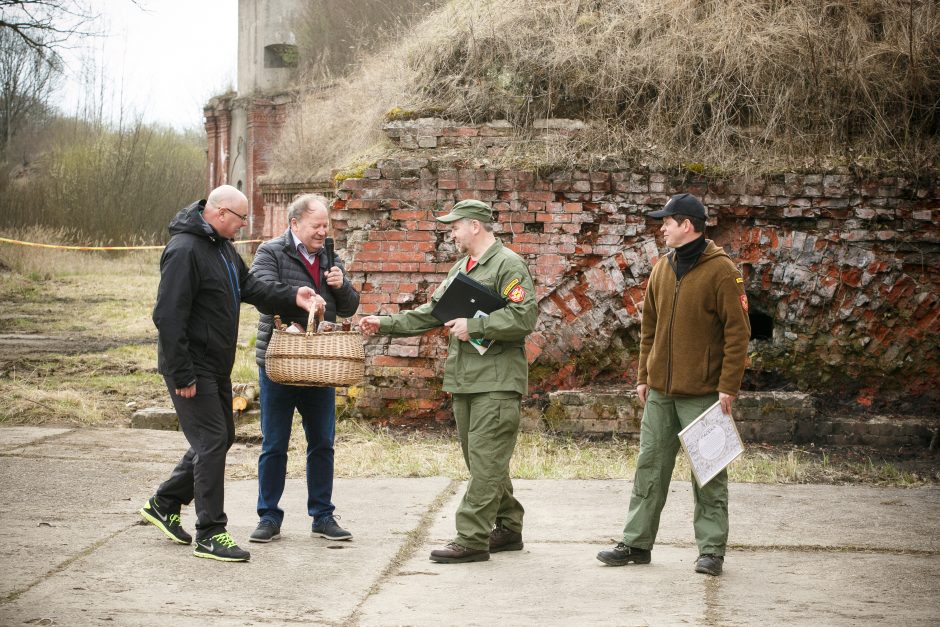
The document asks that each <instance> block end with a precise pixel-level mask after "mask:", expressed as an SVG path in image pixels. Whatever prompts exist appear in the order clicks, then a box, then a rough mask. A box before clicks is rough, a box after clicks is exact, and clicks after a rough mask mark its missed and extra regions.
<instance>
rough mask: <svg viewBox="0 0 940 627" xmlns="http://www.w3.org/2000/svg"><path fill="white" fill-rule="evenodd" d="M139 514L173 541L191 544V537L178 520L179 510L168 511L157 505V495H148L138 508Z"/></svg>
mask: <svg viewBox="0 0 940 627" xmlns="http://www.w3.org/2000/svg"><path fill="white" fill-rule="evenodd" d="M140 515H141V516H142V517H143V519H144V520H146V521H147V522H149V523H152V524H153V525H154V526H155V527H156V528H157V529H159V530H160V531H162V532H163V533H165V534H166V537H168V538H169V539H170V540H172V541H173V542H176V543H177V544H192V542H193V537H192V536H191V535H189V534H188V533H186V530H185V529H183V525H182V521H181V520H180V512H179V510H176V511H169V510H167V509H165V508H162V507H160V506H159V505H157V497H155V496H153V497H150V500H149V501H147V502H146V503H145V504H144V506H143V507H141V508H140Z"/></svg>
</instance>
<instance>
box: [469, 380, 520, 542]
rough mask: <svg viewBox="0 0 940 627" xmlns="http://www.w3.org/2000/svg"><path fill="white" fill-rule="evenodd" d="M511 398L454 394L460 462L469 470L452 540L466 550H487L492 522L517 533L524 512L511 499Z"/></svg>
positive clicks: (514, 399)
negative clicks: (461, 452) (460, 449)
mask: <svg viewBox="0 0 940 627" xmlns="http://www.w3.org/2000/svg"><path fill="white" fill-rule="evenodd" d="M521 398H522V397H521V395H519V394H518V393H516V392H482V393H479V394H454V418H455V419H456V420H457V432H458V434H459V435H460V447H461V448H462V449H463V458H464V461H465V462H466V463H467V468H468V469H469V470H470V482H469V483H468V484H467V491H466V492H465V493H464V495H463V499H462V500H461V501H460V506H459V507H458V508H457V539H456V540H455V542H456V543H457V544H460V545H461V546H465V547H467V548H470V549H489V546H490V531H491V530H492V529H493V526H494V525H495V523H496V521H499V522H501V523H502V525H503V526H504V527H506V528H507V529H511V530H512V531H519V532H521V531H522V517H523V515H524V514H525V510H524V509H523V507H522V505H521V504H520V503H519V501H517V500H516V498H515V497H514V496H513V495H512V481H510V479H509V460H510V458H512V451H513V449H514V448H515V447H516V435H517V434H518V433H519V403H520V400H521Z"/></svg>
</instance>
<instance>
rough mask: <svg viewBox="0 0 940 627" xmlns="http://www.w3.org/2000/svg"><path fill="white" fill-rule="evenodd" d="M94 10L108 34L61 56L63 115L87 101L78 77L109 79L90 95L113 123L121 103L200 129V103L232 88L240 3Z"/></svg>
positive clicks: (148, 3) (175, 0) (101, 3)
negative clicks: (62, 66)
mask: <svg viewBox="0 0 940 627" xmlns="http://www.w3.org/2000/svg"><path fill="white" fill-rule="evenodd" d="M91 4H92V5H93V6H94V7H95V10H96V11H98V12H99V13H100V15H101V24H100V26H99V30H101V31H103V32H105V33H106V36H104V37H94V38H88V39H86V40H84V41H83V42H81V43H79V44H78V45H77V46H75V47H74V48H72V49H71V50H67V51H65V53H64V55H63V56H64V57H65V59H66V63H67V70H66V74H67V78H66V81H65V83H64V84H63V89H62V92H61V98H60V107H61V108H62V110H63V111H64V112H65V113H74V112H75V111H76V109H77V108H78V107H80V106H81V103H82V102H85V101H87V92H88V91H89V90H88V87H87V86H88V85H89V80H88V79H87V78H83V76H82V75H83V73H84V74H86V75H87V74H91V75H92V76H96V77H100V76H102V75H104V76H105V77H106V79H107V80H106V82H105V83H104V89H103V92H102V90H101V88H100V85H99V86H97V87H95V88H93V89H92V90H91V91H92V93H94V94H95V100H96V101H97V100H103V101H104V103H105V110H106V112H108V111H110V113H111V115H112V118H116V116H117V114H118V112H119V111H120V109H121V106H122V104H123V108H124V111H125V112H127V113H135V112H136V113H139V114H141V115H143V117H144V119H145V120H146V121H148V122H161V123H164V124H168V125H172V126H175V127H177V128H191V127H199V128H201V127H202V107H203V105H204V104H205V102H206V101H207V100H208V99H209V98H210V97H211V96H214V95H217V94H220V93H222V92H224V91H226V90H227V89H228V88H229V87H232V88H234V86H235V84H236V82H235V79H236V76H235V68H236V61H237V56H238V0H138V2H137V3H136V4H135V3H134V2H132V1H131V0H93V1H92V2H91ZM90 60H92V61H91V62H90ZM102 69H103V71H102ZM98 82H100V81H98ZM102 93H103V95H104V97H103V98H101V97H100V94H102Z"/></svg>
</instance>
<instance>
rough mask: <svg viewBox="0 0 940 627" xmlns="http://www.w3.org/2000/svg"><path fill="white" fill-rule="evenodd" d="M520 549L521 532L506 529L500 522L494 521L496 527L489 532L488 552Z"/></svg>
mask: <svg viewBox="0 0 940 627" xmlns="http://www.w3.org/2000/svg"><path fill="white" fill-rule="evenodd" d="M521 550H522V533H521V532H519V531H513V530H512V529H507V528H506V527H503V525H502V523H496V529H493V531H491V532H490V553H499V552H500V551H521Z"/></svg>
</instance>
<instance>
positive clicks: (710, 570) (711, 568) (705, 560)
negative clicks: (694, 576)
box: [695, 553, 725, 577]
mask: <svg viewBox="0 0 940 627" xmlns="http://www.w3.org/2000/svg"><path fill="white" fill-rule="evenodd" d="M724 563H725V558H724V556H722V555H712V554H710V553H706V554H704V555H699V556H698V559H697V560H695V572H697V573H703V574H705V575H712V576H713V577H717V576H718V575H720V574H721V567H722V566H724Z"/></svg>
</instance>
